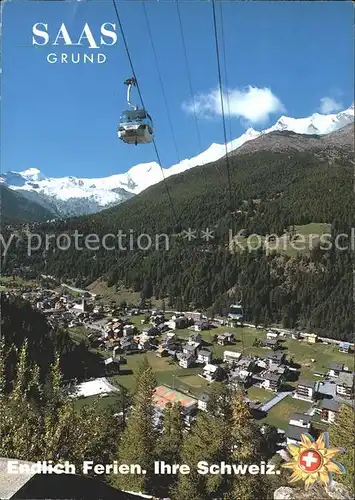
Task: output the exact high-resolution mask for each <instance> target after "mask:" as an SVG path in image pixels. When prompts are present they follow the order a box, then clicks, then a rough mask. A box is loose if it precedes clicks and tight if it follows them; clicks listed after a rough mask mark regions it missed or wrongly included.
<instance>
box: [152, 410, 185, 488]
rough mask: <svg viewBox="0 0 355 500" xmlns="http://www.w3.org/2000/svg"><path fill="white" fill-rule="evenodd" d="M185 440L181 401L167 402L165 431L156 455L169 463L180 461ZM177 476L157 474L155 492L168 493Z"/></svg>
mask: <svg viewBox="0 0 355 500" xmlns="http://www.w3.org/2000/svg"><path fill="white" fill-rule="evenodd" d="M182 441H183V417H182V409H181V404H180V403H175V404H174V405H172V404H171V403H169V404H167V405H166V407H165V409H164V423H163V431H162V434H161V436H160V437H159V439H158V442H157V451H156V456H157V459H158V460H159V461H164V462H165V463H167V464H169V465H170V464H178V463H180V454H181V446H182ZM176 480H177V476H169V475H161V476H156V479H155V482H156V485H157V487H156V488H155V494H156V495H157V496H159V497H162V496H166V495H167V494H168V489H169V487H170V488H171V487H173V486H174V484H175V482H176Z"/></svg>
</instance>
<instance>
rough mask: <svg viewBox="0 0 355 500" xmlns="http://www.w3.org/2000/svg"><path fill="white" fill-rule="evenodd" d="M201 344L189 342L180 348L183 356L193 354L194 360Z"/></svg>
mask: <svg viewBox="0 0 355 500" xmlns="http://www.w3.org/2000/svg"><path fill="white" fill-rule="evenodd" d="M200 346H201V344H200V343H199V342H190V343H189V344H185V345H184V346H183V348H182V352H183V353H184V354H193V355H194V356H195V358H196V357H197V351H198V350H199V348H200Z"/></svg>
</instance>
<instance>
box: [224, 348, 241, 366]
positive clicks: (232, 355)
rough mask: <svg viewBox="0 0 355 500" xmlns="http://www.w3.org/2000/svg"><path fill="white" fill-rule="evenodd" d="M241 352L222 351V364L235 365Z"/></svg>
mask: <svg viewBox="0 0 355 500" xmlns="http://www.w3.org/2000/svg"><path fill="white" fill-rule="evenodd" d="M241 355H242V353H241V352H234V351H224V353H223V362H224V363H236V362H237V361H238V359H239V358H240V357H241Z"/></svg>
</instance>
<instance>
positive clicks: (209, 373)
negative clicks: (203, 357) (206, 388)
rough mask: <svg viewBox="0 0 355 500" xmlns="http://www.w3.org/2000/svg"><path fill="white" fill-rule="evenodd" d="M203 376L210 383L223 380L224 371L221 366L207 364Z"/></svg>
mask: <svg viewBox="0 0 355 500" xmlns="http://www.w3.org/2000/svg"><path fill="white" fill-rule="evenodd" d="M202 376H203V377H204V378H205V379H206V380H208V381H209V382H212V381H213V380H222V378H223V370H222V368H221V367H220V366H217V365H210V364H207V365H206V366H205V367H204V368H203V374H202Z"/></svg>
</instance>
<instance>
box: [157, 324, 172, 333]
mask: <svg viewBox="0 0 355 500" xmlns="http://www.w3.org/2000/svg"><path fill="white" fill-rule="evenodd" d="M157 329H158V330H159V333H160V334H161V333H164V332H167V331H168V330H169V327H168V325H167V324H166V323H160V324H159V325H157Z"/></svg>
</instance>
